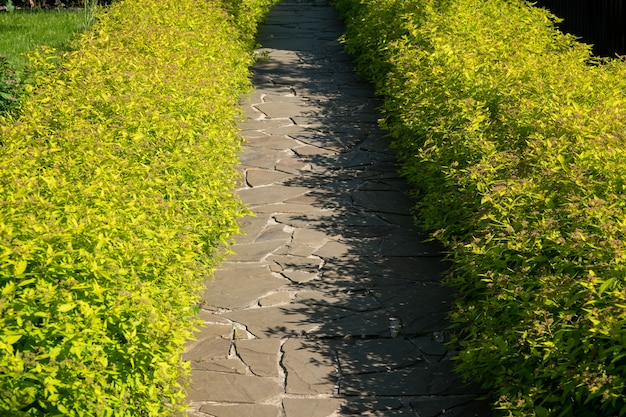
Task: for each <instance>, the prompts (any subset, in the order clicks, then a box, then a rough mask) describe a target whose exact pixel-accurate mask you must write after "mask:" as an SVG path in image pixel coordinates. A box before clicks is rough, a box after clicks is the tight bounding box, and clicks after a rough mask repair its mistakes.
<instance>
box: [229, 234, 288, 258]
mask: <svg viewBox="0 0 626 417" xmlns="http://www.w3.org/2000/svg"><path fill="white" fill-rule="evenodd" d="M288 240H289V236H285V237H284V239H280V240H263V241H260V242H257V241H255V242H253V243H245V244H239V245H237V246H234V247H232V248H231V249H232V250H233V251H235V254H234V255H233V256H230V257H229V260H230V261H231V262H260V261H261V260H262V259H263V258H265V257H266V256H267V254H268V253H272V252H274V251H276V250H278V249H279V248H281V247H282V246H284V245H285V243H286V242H287V241H288Z"/></svg>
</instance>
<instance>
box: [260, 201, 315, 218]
mask: <svg viewBox="0 0 626 417" xmlns="http://www.w3.org/2000/svg"><path fill="white" fill-rule="evenodd" d="M249 209H250V210H251V211H252V212H254V213H256V214H268V213H269V214H275V213H294V214H303V215H304V214H308V213H317V212H319V211H320V209H319V208H317V207H314V206H307V205H305V204H288V203H287V202H284V203H276V204H261V205H256V206H251V207H249Z"/></svg>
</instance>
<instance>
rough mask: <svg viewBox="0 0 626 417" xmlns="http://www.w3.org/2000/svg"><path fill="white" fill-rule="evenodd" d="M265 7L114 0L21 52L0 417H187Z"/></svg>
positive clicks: (9, 149)
mask: <svg viewBox="0 0 626 417" xmlns="http://www.w3.org/2000/svg"><path fill="white" fill-rule="evenodd" d="M269 5H270V1H263V0H255V1H245V0H241V1H239V2H236V3H235V2H233V3H228V4H224V3H221V2H220V1H218V0H213V1H193V0H141V1H120V2H115V3H114V4H113V5H112V6H111V7H110V8H108V9H107V10H106V11H103V10H100V11H99V13H102V14H100V15H99V16H98V20H97V22H96V23H95V26H94V27H93V29H92V30H90V31H89V32H87V33H84V34H82V35H81V36H80V37H79V38H78V39H77V40H76V43H75V44H74V45H73V47H74V48H73V49H74V50H75V51H74V52H70V53H66V54H64V55H62V56H59V54H58V53H57V52H55V51H49V50H42V51H39V52H37V53H36V54H35V55H34V56H33V66H34V68H35V71H36V74H37V75H36V81H35V84H33V85H27V86H26V87H27V88H28V89H29V94H28V95H27V96H25V97H24V98H23V100H22V102H21V105H20V114H21V116H15V115H14V116H11V115H8V116H6V117H5V119H2V120H0V142H1V144H2V145H1V146H0V414H2V415H13V416H17V415H36V416H43V415H67V416H165V415H175V414H177V413H179V412H181V411H182V410H183V408H184V404H185V401H184V396H185V392H184V389H183V387H184V386H185V384H186V377H187V375H188V371H189V369H188V365H187V364H185V363H183V362H182V361H181V353H182V352H183V350H184V344H185V342H186V340H188V339H189V338H190V337H191V333H192V330H193V328H194V326H196V325H197V324H198V322H197V319H195V315H196V309H195V308H194V306H195V305H197V302H198V300H199V298H200V294H201V291H202V289H203V284H204V281H205V279H206V278H207V277H208V276H209V275H210V273H211V271H212V269H213V268H214V267H215V266H216V264H217V262H218V261H219V260H220V258H221V256H222V254H223V252H224V247H225V245H226V244H228V243H229V242H230V238H231V236H232V235H233V234H234V233H235V232H237V230H238V226H237V222H236V219H237V218H238V217H241V216H242V215H244V214H245V213H246V210H245V208H244V206H243V205H242V203H241V202H240V201H239V200H238V199H237V198H236V195H235V194H234V192H233V189H234V187H235V185H236V181H237V174H236V171H235V169H234V167H235V165H236V163H237V152H238V149H239V145H240V142H241V138H240V136H239V133H238V130H237V126H236V120H237V117H238V114H239V113H238V112H239V108H238V107H239V106H238V104H237V102H238V99H239V97H240V94H241V93H242V92H244V91H247V90H248V89H249V87H250V84H249V80H248V67H249V65H250V64H251V62H252V54H251V51H250V47H251V45H252V44H253V39H254V31H255V30H256V26H255V25H256V23H257V22H258V20H259V19H261V18H262V17H263V15H264V13H265V11H266V10H267V9H268V7H269ZM227 9H228V10H231V12H232V13H231V14H229V13H228V12H226V10H227ZM233 10H234V11H233ZM241 10H245V11H246V13H247V12H248V11H251V12H253V13H252V14H245V15H243V14H241V13H236V11H241Z"/></svg>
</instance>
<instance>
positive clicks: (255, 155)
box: [239, 150, 284, 169]
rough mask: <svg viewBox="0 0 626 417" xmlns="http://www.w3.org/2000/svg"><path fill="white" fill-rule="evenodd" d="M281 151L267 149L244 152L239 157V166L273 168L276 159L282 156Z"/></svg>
mask: <svg viewBox="0 0 626 417" xmlns="http://www.w3.org/2000/svg"><path fill="white" fill-rule="evenodd" d="M283 155H284V153H283V151H277V150H274V151H270V152H268V151H267V150H263V151H257V152H246V153H244V154H242V155H241V156H240V157H239V166H240V167H250V168H263V169H274V166H275V165H276V161H279V160H280V159H281V158H282V157H283Z"/></svg>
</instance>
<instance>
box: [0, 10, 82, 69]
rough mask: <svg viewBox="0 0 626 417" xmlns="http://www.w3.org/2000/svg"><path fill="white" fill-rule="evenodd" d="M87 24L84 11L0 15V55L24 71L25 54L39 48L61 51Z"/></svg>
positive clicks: (22, 12) (20, 12) (48, 11)
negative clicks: (45, 47) (41, 46)
mask: <svg viewBox="0 0 626 417" xmlns="http://www.w3.org/2000/svg"><path fill="white" fill-rule="evenodd" d="M87 22H88V19H87V16H86V14H85V10H83V9H75V10H37V11H18V10H16V11H14V12H12V13H9V12H0V55H1V56H4V57H6V58H7V59H8V61H9V63H11V65H13V66H16V67H18V68H23V67H25V66H26V65H27V64H28V60H27V58H26V57H25V56H24V53H26V52H28V51H31V50H33V49H35V48H37V47H38V46H40V45H47V46H52V47H54V48H59V49H62V48H63V47H64V46H65V45H66V44H67V42H68V40H69V39H70V38H71V37H72V35H73V34H74V33H76V32H79V31H81V30H83V29H84V28H85V27H86V24H87Z"/></svg>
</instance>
